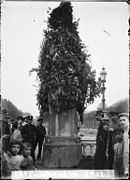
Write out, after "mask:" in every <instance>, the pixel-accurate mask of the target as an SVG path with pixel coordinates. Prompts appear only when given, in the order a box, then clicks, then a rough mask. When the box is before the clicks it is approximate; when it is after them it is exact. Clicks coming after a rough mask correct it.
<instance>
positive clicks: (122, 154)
mask: <svg viewBox="0 0 130 180" xmlns="http://www.w3.org/2000/svg"><path fill="white" fill-rule="evenodd" d="M98 120H99V122H100V123H99V126H98V131H97V132H98V133H97V137H96V152H95V156H94V163H95V169H113V170H114V171H115V175H116V177H118V178H120V179H121V178H124V177H128V174H129V135H128V132H129V115H128V114H127V113H121V114H119V115H118V116H117V115H116V116H115V117H114V118H113V119H112V118H111V121H108V119H105V118H103V117H100V119H98ZM32 122H33V116H26V117H24V118H23V117H18V118H17V120H16V121H14V122H13V123H7V121H6V120H3V124H2V138H1V141H2V142H1V144H2V151H1V152H2V153H1V154H2V155H1V158H2V175H3V176H4V177H8V176H10V175H11V171H13V170H34V169H36V163H35V162H36V160H40V159H41V152H42V147H43V143H44V138H45V135H46V129H45V127H44V126H43V123H42V122H43V119H42V118H39V119H38V120H37V125H36V126H35V125H34V124H33V123H32ZM111 122H116V126H113V124H112V123H111ZM37 146H38V153H37V157H35V155H36V147H37Z"/></svg>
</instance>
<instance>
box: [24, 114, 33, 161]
mask: <svg viewBox="0 0 130 180" xmlns="http://www.w3.org/2000/svg"><path fill="white" fill-rule="evenodd" d="M26 120H27V121H28V124H26V125H25V126H24V127H23V128H22V131H21V133H22V136H23V141H24V142H29V143H30V144H31V147H32V151H31V156H32V158H33V160H34V161H35V153H34V152H35V148H36V127H35V126H34V125H33V124H32V121H33V116H27V117H26Z"/></svg>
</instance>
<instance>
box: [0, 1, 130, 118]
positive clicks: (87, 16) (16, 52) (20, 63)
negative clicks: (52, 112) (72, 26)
mask: <svg viewBox="0 0 130 180" xmlns="http://www.w3.org/2000/svg"><path fill="white" fill-rule="evenodd" d="M59 3H60V2H15V1H14V2H4V3H3V4H2V19H1V21H2V28H1V38H2V40H1V41H2V43H1V53H2V69H1V70H2V73H1V75H2V83H1V84H2V97H3V98H6V99H9V100H11V101H12V102H13V103H14V104H15V105H16V106H17V107H18V108H19V109H21V110H22V111H24V112H30V113H31V114H32V115H34V116H35V115H38V114H39V112H38V108H37V106H36V103H37V101H36V93H37V91H36V87H34V86H33V85H37V82H36V74H35V73H34V74H32V76H31V77H30V76H29V71H30V70H31V68H33V67H37V66H38V55H39V51H40V43H41V42H42V39H43V29H45V28H46V22H45V20H47V17H48V14H47V10H48V7H51V8H52V9H53V8H55V7H57V6H58V5H59ZM72 5H73V11H74V12H73V14H74V17H75V18H76V19H78V18H80V22H79V29H78V31H79V35H80V38H81V39H82V41H83V43H84V44H85V45H86V46H87V47H88V52H89V53H90V54H91V62H92V66H93V69H95V70H96V72H97V77H98V76H99V74H100V71H101V69H102V67H103V66H104V67H105V69H106V71H107V74H108V75H107V82H106V87H107V89H106V104H107V105H108V106H109V105H111V104H113V103H114V102H116V101H118V100H120V99H123V98H126V97H128V90H129V46H128V42H129V41H128V40H129V39H128V17H129V14H128V4H127V3H125V2H122V3H119V2H117V3H116V2H115V3H101V2H98V3H90V2H89V3H87V2H79V3H78V2H72ZM100 102H101V98H97V99H96V100H95V102H94V104H92V105H90V106H89V107H88V109H87V110H88V111H89V110H95V109H96V107H97V105H98V104H99V103H100Z"/></svg>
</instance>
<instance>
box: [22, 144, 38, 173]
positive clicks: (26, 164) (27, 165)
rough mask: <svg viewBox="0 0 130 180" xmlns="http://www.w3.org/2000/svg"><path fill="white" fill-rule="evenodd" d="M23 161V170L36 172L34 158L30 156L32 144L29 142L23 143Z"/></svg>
mask: <svg viewBox="0 0 130 180" xmlns="http://www.w3.org/2000/svg"><path fill="white" fill-rule="evenodd" d="M22 154H23V160H22V162H21V169H22V170H34V169H35V166H34V161H33V159H32V157H31V156H30V154H31V144H30V143H28V142H25V143H23V151H22Z"/></svg>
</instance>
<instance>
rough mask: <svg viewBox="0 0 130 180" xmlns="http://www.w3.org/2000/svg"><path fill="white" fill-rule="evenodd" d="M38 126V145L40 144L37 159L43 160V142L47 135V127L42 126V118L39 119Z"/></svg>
mask: <svg viewBox="0 0 130 180" xmlns="http://www.w3.org/2000/svg"><path fill="white" fill-rule="evenodd" d="M37 122H38V125H37V126H36V131H37V138H36V140H37V144H38V155H37V159H41V151H42V145H43V141H44V138H45V135H46V129H45V127H44V126H43V125H42V118H39V119H38V121H37Z"/></svg>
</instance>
